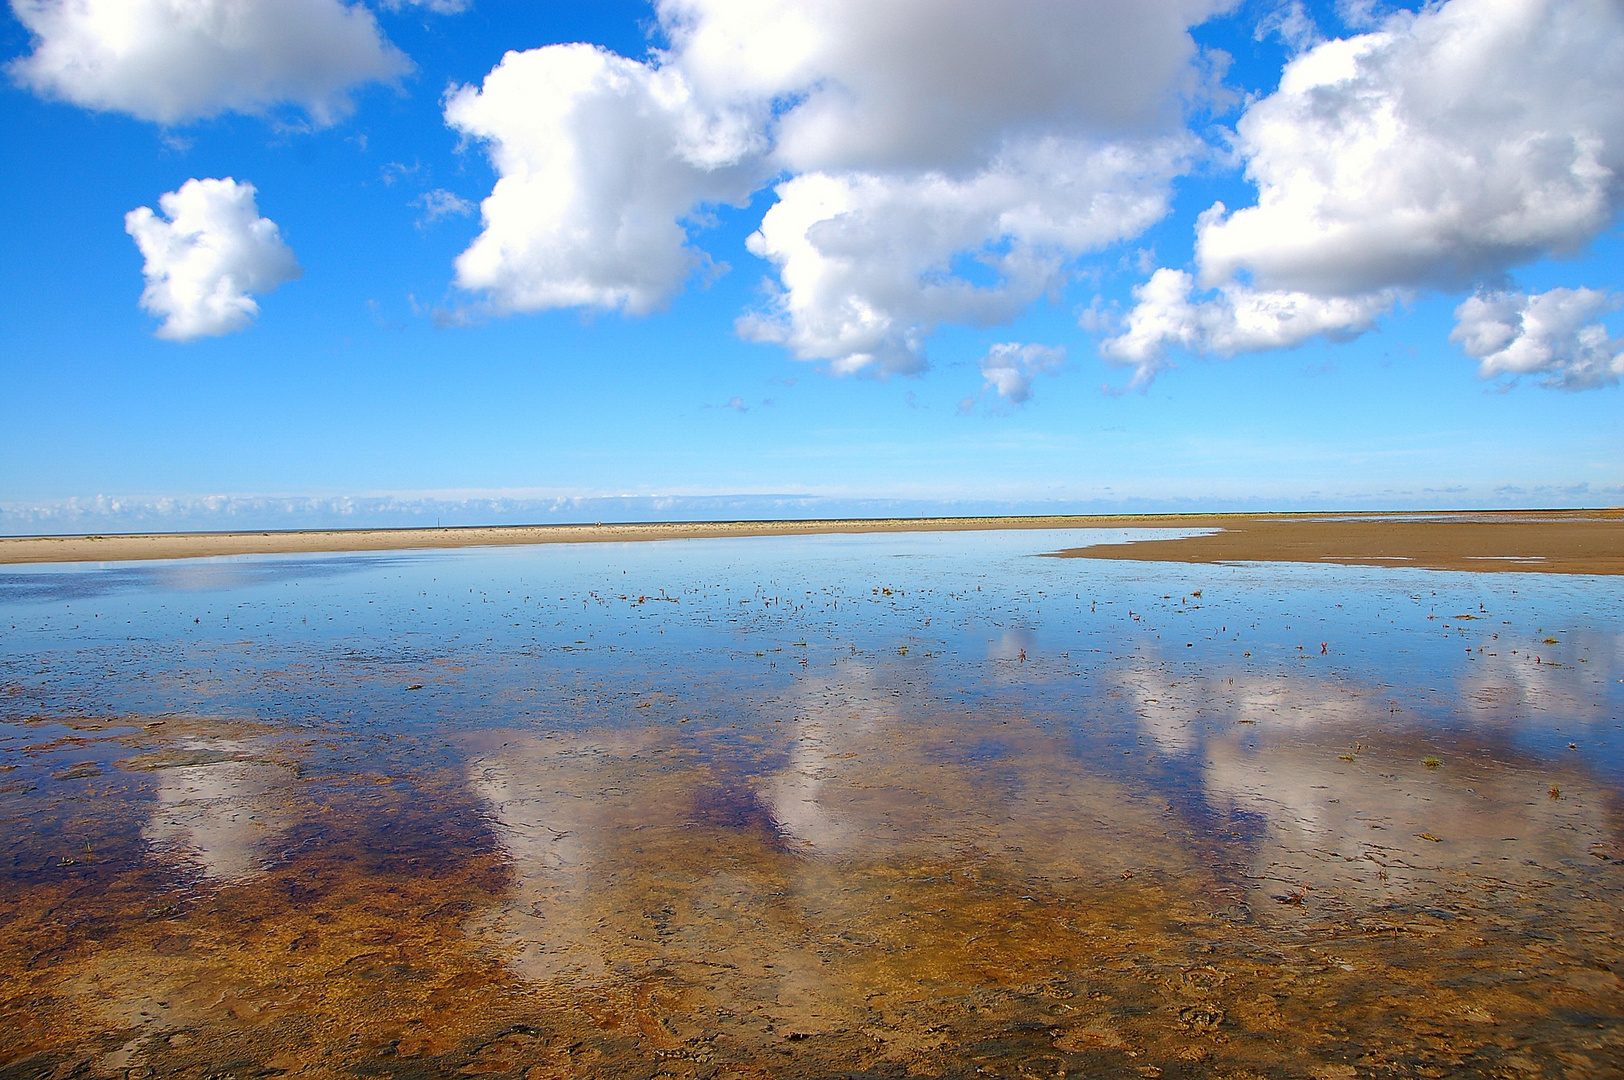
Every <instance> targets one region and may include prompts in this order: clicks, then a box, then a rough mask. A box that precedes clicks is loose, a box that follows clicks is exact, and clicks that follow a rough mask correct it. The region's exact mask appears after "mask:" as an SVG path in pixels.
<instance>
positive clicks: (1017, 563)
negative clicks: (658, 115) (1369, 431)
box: [0, 530, 1624, 1080]
mask: <svg viewBox="0 0 1624 1080" xmlns="http://www.w3.org/2000/svg"><path fill="white" fill-rule="evenodd" d="M1122 535H1124V534H1123V533H1122V532H1120V531H1113V532H1112V533H1111V534H1110V536H1109V537H1108V538H1109V539H1118V538H1120V537H1121V536H1122ZM1126 535H1129V536H1132V535H1134V534H1132V533H1129V534H1126ZM1141 535H1145V536H1150V535H1166V533H1165V531H1163V532H1159V533H1154V534H1153V533H1151V532H1150V531H1148V530H1147V531H1145V532H1144V533H1143V534H1141ZM1102 538H1106V537H1102ZM1089 539H1090V537H1089V536H1088V535H1087V533H1086V531H1084V530H1067V531H1064V532H1059V531H1057V532H1052V533H1045V532H1031V531H1028V532H987V533H934V534H878V535H868V536H829V537H776V538H758V539H748V540H695V541H672V542H660V543H643V544H582V545H553V546H545V547H525V548H504V549H463V550H455V551H444V552H433V553H411V552H405V553H399V554H388V555H378V554H368V555H337V556H323V557H319V558H287V557H274V556H266V557H243V558H232V559H215V560H188V561H176V562H166V563H145V564H122V565H107V566H99V567H86V566H82V565H76V566H46V567H34V568H26V569H12V570H9V571H6V572H0V754H3V763H0V821H3V826H0V829H3V831H0V837H3V843H4V845H5V858H6V861H5V864H4V867H5V868H4V874H3V877H0V987H3V989H0V1077H6V1078H10V1077H68V1076H98V1077H100V1076H135V1077H140V1076H154V1075H161V1076H170V1075H174V1076H196V1077H224V1076H228V1075H229V1076H234V1077H247V1076H261V1075H321V1076H336V1075H353V1076H400V1077H408V1076H411V1077H418V1076H422V1077H429V1076H515V1077H519V1076H523V1077H527V1078H545V1077H584V1076H603V1077H622V1076H629V1077H647V1076H654V1075H671V1076H681V1077H687V1076H694V1077H706V1078H708V1077H714V1076H720V1077H767V1076H783V1077H793V1076H827V1075H840V1076H913V1075H920V1076H965V1077H970V1076H1001V1077H1011V1078H1014V1077H1057V1076H1062V1075H1070V1076H1123V1077H1140V1076H1148V1077H1156V1076H1162V1077H1169V1078H1174V1077H1186V1076H1189V1077H1197V1076H1223V1077H1233V1078H1237V1080H1239V1078H1255V1077H1305V1076H1308V1077H1317V1078H1324V1077H1355V1076H1426V1077H1442V1076H1526V1077H1536V1076H1542V1075H1543V1076H1572V1077H1595V1076H1617V1075H1624V1068H1621V1066H1620V1062H1621V1061H1624V988H1621V985H1620V978H1619V972H1620V971H1621V970H1624V969H1621V967H1620V965H1621V964H1624V813H1621V811H1624V802H1621V798H1620V794H1621V789H1624V583H1621V579H1618V578H1603V577H1576V576H1558V575H1535V574H1518V573H1493V574H1469V573H1449V572H1433V571H1419V570H1406V569H1384V568H1348V567H1333V566H1312V565H1282V564H1249V565H1235V566H1225V565H1204V566H1195V565H1180V564H1172V563H1147V562H1131V563H1130V562H1107V561H1094V560H1060V559H1050V558H1044V557H1042V556H1043V553H1045V552H1049V551H1054V550H1058V549H1060V548H1065V547H1077V546H1079V545H1080V544H1082V543H1086V542H1088V540H1089Z"/></svg>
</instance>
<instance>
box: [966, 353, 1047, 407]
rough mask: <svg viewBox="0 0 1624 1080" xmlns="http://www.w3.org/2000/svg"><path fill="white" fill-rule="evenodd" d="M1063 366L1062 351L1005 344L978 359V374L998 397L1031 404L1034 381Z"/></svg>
mask: <svg viewBox="0 0 1624 1080" xmlns="http://www.w3.org/2000/svg"><path fill="white" fill-rule="evenodd" d="M1065 363H1066V350H1065V349H1064V348H1054V347H1051V346H1048V345H1021V344H1019V343H1017V342H1009V343H1007V344H1003V345H994V346H993V347H992V348H991V349H988V350H987V355H986V356H983V357H982V358H981V374H982V375H983V376H984V377H985V378H986V380H987V385H988V386H989V387H991V388H992V389H994V390H996V391H997V392H998V394H999V395H1000V396H1001V397H1006V398H1008V399H1009V400H1010V401H1011V402H1012V403H1013V404H1016V405H1020V404H1022V403H1024V402H1026V401H1029V400H1031V398H1032V380H1033V379H1034V378H1036V377H1037V376H1039V375H1042V374H1046V373H1049V372H1055V371H1059V370H1060V369H1061V368H1062V367H1064V366H1065Z"/></svg>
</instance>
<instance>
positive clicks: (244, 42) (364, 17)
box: [8, 0, 412, 124]
mask: <svg viewBox="0 0 1624 1080" xmlns="http://www.w3.org/2000/svg"><path fill="white" fill-rule="evenodd" d="M11 10H12V12H13V14H15V15H16V17H17V19H18V21H19V22H21V23H22V24H23V25H24V26H25V27H27V28H28V30H29V32H30V33H31V34H32V35H33V38H34V42H33V44H34V50H33V52H32V53H30V54H29V55H27V56H25V57H22V58H20V59H18V60H15V61H13V62H12V63H11V64H10V65H8V70H9V72H10V73H11V76H12V78H13V79H14V80H16V81H17V82H18V83H19V84H21V85H23V86H25V87H27V88H29V89H31V90H33V91H34V92H35V93H38V94H41V95H43V96H47V97H54V98H60V99H62V100H64V101H69V102H72V103H73V104H75V105H81V106H84V107H85V108H88V109H100V110H108V111H112V112H123V113H128V114H130V115H131V116H134V117H137V118H139V119H142V120H152V121H156V122H158V123H162V124H178V123H183V122H185V121H188V120H195V119H198V118H200V117H208V116H215V115H218V114H219V113H223V112H229V111H236V112H244V113H263V112H265V111H267V110H269V109H271V108H272V107H273V106H276V105H279V104H282V103H291V104H294V105H297V106H299V107H300V108H302V109H303V110H304V111H305V112H306V113H308V114H309V116H310V117H311V119H312V120H314V121H315V122H316V123H318V124H327V123H331V122H332V120H333V119H334V118H335V117H338V116H341V115H343V114H345V113H346V112H348V111H349V108H350V102H349V98H348V91H349V90H350V89H352V88H354V87H355V86H358V85H360V84H362V83H365V82H369V81H374V80H389V79H393V78H395V77H397V76H399V75H402V74H404V73H406V72H407V71H410V70H411V67H412V65H411V61H409V60H408V59H407V58H406V56H405V54H403V53H401V52H400V51H399V50H398V49H396V48H395V47H394V46H393V45H391V44H389V42H388V41H386V40H384V37H383V35H382V33H381V32H380V31H379V29H378V24H377V21H376V20H375V19H374V17H373V15H372V13H371V12H370V11H369V10H368V9H367V8H365V7H363V6H361V5H360V4H346V3H343V2H342V0H11Z"/></svg>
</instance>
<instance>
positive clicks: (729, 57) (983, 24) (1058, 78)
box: [657, 0, 1233, 172]
mask: <svg viewBox="0 0 1624 1080" xmlns="http://www.w3.org/2000/svg"><path fill="white" fill-rule="evenodd" d="M1232 4H1233V0H1009V2H1005V3H1001V4H989V3H986V2H985V0H889V2H887V3H882V4H877V3H874V2H872V0H660V2H659V3H658V5H657V7H658V9H659V15H660V21H661V24H662V26H663V27H664V29H665V31H666V34H667V36H668V37H670V39H671V41H672V44H673V49H672V51H671V53H670V59H671V60H672V62H674V63H675V64H677V65H678V66H680V67H681V68H682V70H683V71H684V72H685V73H686V74H687V75H688V77H689V78H690V79H691V81H692V82H693V84H694V85H695V87H696V88H697V89H698V91H699V92H700V93H701V94H703V95H704V96H706V97H707V98H708V99H711V100H719V101H727V100H744V101H777V102H779V103H781V108H780V110H779V114H778V117H777V119H776V122H775V143H776V150H775V155H776V158H777V160H778V162H779V163H780V164H781V165H783V166H784V167H785V168H787V169H789V170H791V171H793V172H807V171H813V170H858V171H892V170H910V169H917V170H947V171H958V172H962V171H966V170H972V171H973V170H975V169H977V168H979V167H980V166H982V165H983V164H984V163H985V162H986V161H987V159H988V158H989V157H991V156H993V155H995V154H997V153H999V152H1000V151H1001V150H1002V149H1003V148H1004V146H1005V144H1006V143H1007V142H1008V141H1009V140H1010V139H1011V138H1012V137H1015V138H1023V137H1032V136H1038V135H1045V134H1053V133H1057V132H1065V133H1070V134H1077V135H1090V136H1096V137H1097V136H1105V135H1111V134H1118V133H1122V132H1135V133H1138V132H1142V131H1144V130H1146V129H1148V128H1160V127H1163V126H1165V125H1168V124H1174V123H1177V122H1178V120H1179V114H1178V105H1179V102H1178V99H1177V94H1176V91H1177V90H1178V89H1179V88H1180V87H1181V85H1182V81H1183V79H1184V78H1185V76H1186V74H1187V68H1188V65H1189V63H1190V61H1191V60H1192V59H1193V57H1194V56H1195V53H1196V49H1195V44H1194V42H1193V41H1192V40H1191V39H1190V35H1189V33H1188V32H1187V31H1188V28H1189V27H1190V26H1192V25H1194V24H1196V23H1199V22H1201V21H1203V20H1205V19H1206V18H1207V17H1208V16H1210V15H1212V14H1213V13H1214V12H1216V11H1219V10H1222V9H1224V8H1227V7H1230V6H1232Z"/></svg>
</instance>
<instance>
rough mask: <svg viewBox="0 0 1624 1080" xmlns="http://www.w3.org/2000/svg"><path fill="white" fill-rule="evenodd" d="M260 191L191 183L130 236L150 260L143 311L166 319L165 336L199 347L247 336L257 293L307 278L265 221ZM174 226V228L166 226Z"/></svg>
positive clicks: (129, 219) (136, 222)
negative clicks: (201, 341)
mask: <svg viewBox="0 0 1624 1080" xmlns="http://www.w3.org/2000/svg"><path fill="white" fill-rule="evenodd" d="M255 194H256V192H255V190H254V185H252V184H240V183H238V182H237V181H235V180H233V179H231V178H230V177H226V178H225V179H223V180H188V181H186V183H184V184H182V185H181V186H180V189H179V190H178V191H171V192H168V193H166V194H164V195H163V196H161V197H160V198H159V199H158V206H159V207H160V209H161V210H162V211H163V216H162V217H160V216H158V215H157V214H155V213H153V212H152V209H151V208H150V207H146V206H143V207H140V208H138V209H135V210H131V211H130V212H129V213H128V214H126V215H125V216H124V228H125V231H126V232H128V233H129V234H130V235H131V236H132V237H134V238H135V243H136V246H137V247H139V248H140V249H141V254H142V255H143V256H145V258H146V266H145V267H144V268H143V270H142V272H143V274H145V276H146V279H147V286H146V289H145V290H144V291H143V292H142V293H141V306H142V307H143V308H145V309H146V310H147V311H149V312H151V313H152V314H154V315H157V316H159V317H160V318H162V319H163V324H162V325H161V326H160V327H159V328H158V336H159V337H161V338H167V339H168V340H170V341H191V340H193V339H195V338H199V337H211V336H218V335H220V334H229V333H231V332H232V331H235V330H241V329H243V328H244V327H245V326H247V325H248V324H249V322H250V321H252V320H253V318H254V316H255V315H257V314H259V305H258V304H257V303H255V301H254V298H253V297H252V296H250V295H249V294H250V293H267V292H270V291H271V290H272V289H275V288H276V287H277V286H278V285H281V284H282V283H283V282H285V281H292V280H293V279H295V278H297V277H299V276H300V274H302V273H303V271H302V270H301V269H300V268H299V264H298V262H297V261H295V259H294V257H293V251H292V249H290V248H289V247H288V246H287V244H285V243H283V242H282V234H281V231H280V230H279V229H278V228H277V227H276V223H275V222H273V221H271V220H270V219H268V218H263V217H260V216H259V207H258V205H257V204H256V203H255V200H254V196H255ZM165 219H167V220H165Z"/></svg>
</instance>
